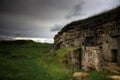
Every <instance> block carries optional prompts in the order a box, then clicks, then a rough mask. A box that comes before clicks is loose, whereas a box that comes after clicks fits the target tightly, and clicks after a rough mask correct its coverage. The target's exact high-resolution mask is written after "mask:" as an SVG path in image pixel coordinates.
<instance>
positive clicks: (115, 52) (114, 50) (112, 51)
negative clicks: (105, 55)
mask: <svg viewBox="0 0 120 80" xmlns="http://www.w3.org/2000/svg"><path fill="white" fill-rule="evenodd" d="M117 53H118V51H117V49H111V54H112V62H115V63H117Z"/></svg>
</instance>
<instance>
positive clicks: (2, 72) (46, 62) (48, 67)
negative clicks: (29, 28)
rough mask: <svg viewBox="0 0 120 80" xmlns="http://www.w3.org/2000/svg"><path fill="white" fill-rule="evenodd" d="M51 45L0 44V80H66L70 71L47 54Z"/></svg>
mask: <svg viewBox="0 0 120 80" xmlns="http://www.w3.org/2000/svg"><path fill="white" fill-rule="evenodd" d="M50 46H51V44H42V43H40V44H39V43H33V42H32V41H30V42H29V41H28V42H25V43H23V44H21V43H19V42H7V43H6V42H2V43H0V80H67V79H69V78H68V75H69V73H70V70H68V69H67V68H66V67H64V65H62V64H61V63H58V62H57V61H56V59H55V57H54V56H51V55H50V53H49V48H50Z"/></svg>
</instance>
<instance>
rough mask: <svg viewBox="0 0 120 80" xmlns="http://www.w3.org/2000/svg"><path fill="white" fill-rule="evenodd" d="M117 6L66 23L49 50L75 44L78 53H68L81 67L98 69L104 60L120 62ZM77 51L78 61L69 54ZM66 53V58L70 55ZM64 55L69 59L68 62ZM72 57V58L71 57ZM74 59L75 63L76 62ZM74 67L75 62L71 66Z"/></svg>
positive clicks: (119, 17)
mask: <svg viewBox="0 0 120 80" xmlns="http://www.w3.org/2000/svg"><path fill="white" fill-rule="evenodd" d="M119 14H120V7H119V8H117V9H115V10H113V11H110V12H107V13H104V14H101V15H98V16H95V17H91V18H88V19H86V20H82V21H76V22H72V23H70V24H68V25H66V26H65V27H64V28H63V29H62V30H61V31H60V32H59V33H58V34H57V35H56V36H55V38H54V45H53V48H52V49H51V51H52V52H55V51H56V50H58V49H60V48H64V47H65V48H66V47H76V46H77V47H79V48H80V49H81V51H82V52H81V53H79V52H76V51H73V52H69V54H67V56H68V55H70V56H71V57H72V58H71V59H73V60H71V61H73V62H74V61H76V60H77V61H78V62H79V63H81V64H80V65H81V68H82V69H84V70H86V71H87V70H92V69H95V70H100V69H102V67H103V66H104V63H105V62H114V63H117V64H119V65H120V16H119ZM75 53H77V54H81V55H82V58H81V60H78V59H77V58H76V57H74V58H73V55H72V54H75ZM70 56H69V57H70ZM69 57H68V60H67V61H69V62H71V61H70V60H69V59H70V58H69ZM75 58H76V59H75ZM76 63H77V62H75V64H76ZM74 66H75V65H74Z"/></svg>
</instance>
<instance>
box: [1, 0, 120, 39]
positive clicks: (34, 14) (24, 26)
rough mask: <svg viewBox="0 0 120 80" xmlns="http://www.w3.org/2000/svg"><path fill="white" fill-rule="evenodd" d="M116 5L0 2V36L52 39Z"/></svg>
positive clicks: (105, 1)
mask: <svg viewBox="0 0 120 80" xmlns="http://www.w3.org/2000/svg"><path fill="white" fill-rule="evenodd" d="M119 4H120V0H0V36H22V37H34V38H50V39H52V38H53V37H54V35H55V34H56V33H57V32H58V31H59V30H60V29H61V28H62V27H63V26H64V25H65V24H67V23H69V22H71V21H73V20H78V19H83V18H87V17H89V16H92V15H95V14H99V13H100V12H103V11H106V10H109V9H112V8H114V7H116V6H118V5H119Z"/></svg>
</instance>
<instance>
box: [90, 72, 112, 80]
mask: <svg viewBox="0 0 120 80" xmlns="http://www.w3.org/2000/svg"><path fill="white" fill-rule="evenodd" d="M89 79H90V80H111V79H110V78H109V77H108V73H106V72H96V71H93V72H90V73H89Z"/></svg>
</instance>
